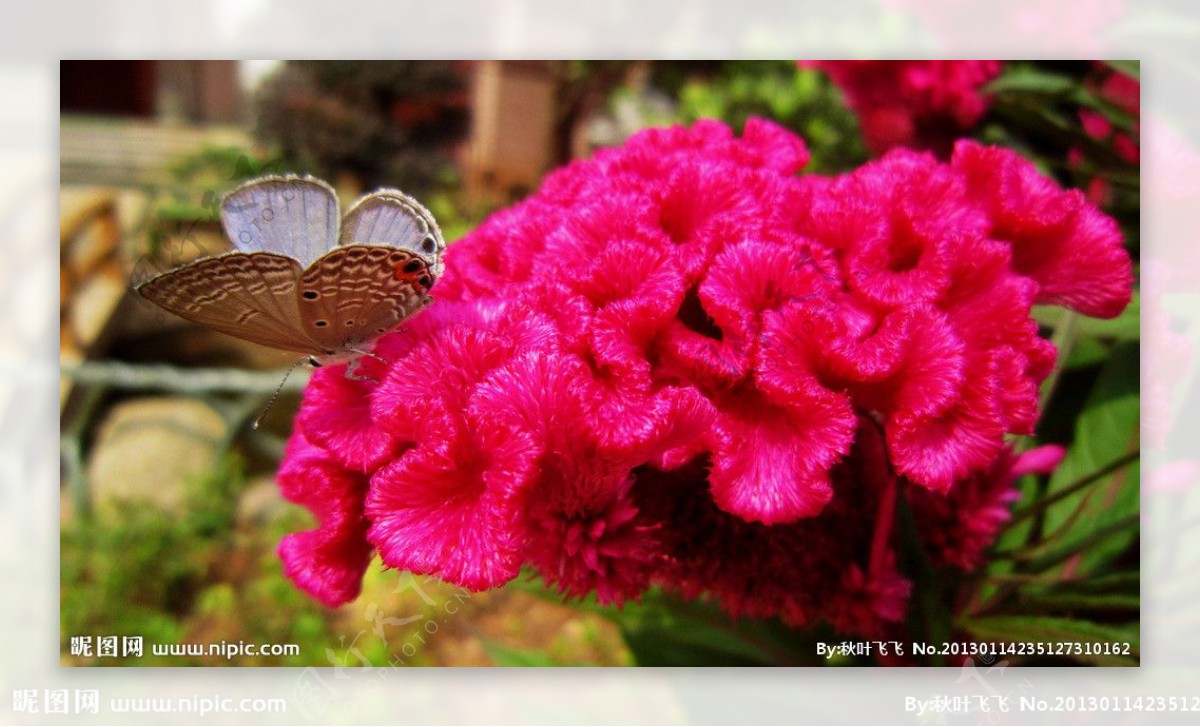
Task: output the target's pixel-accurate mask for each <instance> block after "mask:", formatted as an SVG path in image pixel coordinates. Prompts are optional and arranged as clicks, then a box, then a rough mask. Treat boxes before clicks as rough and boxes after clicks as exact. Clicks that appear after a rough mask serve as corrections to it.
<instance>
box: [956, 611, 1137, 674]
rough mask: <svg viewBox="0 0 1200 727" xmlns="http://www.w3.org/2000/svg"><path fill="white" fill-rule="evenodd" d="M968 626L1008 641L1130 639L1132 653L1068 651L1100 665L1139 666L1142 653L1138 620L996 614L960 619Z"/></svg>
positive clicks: (984, 637)
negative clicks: (1097, 620)
mask: <svg viewBox="0 0 1200 727" xmlns="http://www.w3.org/2000/svg"><path fill="white" fill-rule="evenodd" d="M959 626H961V627H962V628H963V629H964V630H966V631H967V632H968V633H969V634H971V635H972V636H973V637H975V638H976V639H977V640H979V641H1004V642H1008V643H1021V642H1034V643H1038V642H1040V643H1045V644H1054V643H1057V642H1065V643H1072V644H1073V643H1081V644H1097V643H1099V644H1112V645H1119V644H1124V643H1129V644H1130V645H1131V646H1130V656H1123V655H1102V654H1101V655H1096V654H1092V655H1087V654H1068V655H1066V656H1069V657H1070V658H1071V659H1074V660H1077V661H1080V662H1084V663H1089V664H1098V665H1110V666H1135V665H1136V664H1137V656H1138V655H1139V653H1140V640H1139V636H1138V634H1139V631H1138V624H1137V622H1133V623H1129V624H1122V625H1106V624H1097V623H1093V622H1091V621H1083V620H1078V619H1069V618H1053V617H1047V616H992V617H988V618H978V619H966V620H963V621H961V622H959Z"/></svg>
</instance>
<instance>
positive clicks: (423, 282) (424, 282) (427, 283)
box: [417, 275, 433, 288]
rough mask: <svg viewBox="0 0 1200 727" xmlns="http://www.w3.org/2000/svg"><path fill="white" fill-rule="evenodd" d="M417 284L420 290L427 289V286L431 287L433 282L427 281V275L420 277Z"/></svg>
mask: <svg viewBox="0 0 1200 727" xmlns="http://www.w3.org/2000/svg"><path fill="white" fill-rule="evenodd" d="M417 282H418V283H420V284H421V287H422V288H428V287H429V286H431V285H433V281H432V280H430V279H429V276H428V275H422V276H421V279H420V280H418V281H417Z"/></svg>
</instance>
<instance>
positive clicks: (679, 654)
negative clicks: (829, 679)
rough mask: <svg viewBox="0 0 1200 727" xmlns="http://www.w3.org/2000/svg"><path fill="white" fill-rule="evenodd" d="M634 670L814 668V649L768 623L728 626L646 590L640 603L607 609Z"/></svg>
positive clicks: (714, 612) (711, 610) (714, 613)
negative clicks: (796, 642) (799, 645)
mask: <svg viewBox="0 0 1200 727" xmlns="http://www.w3.org/2000/svg"><path fill="white" fill-rule="evenodd" d="M608 612H609V615H610V617H611V618H612V619H613V620H614V621H615V622H616V623H617V626H618V627H619V628H620V629H621V633H622V635H623V636H624V637H625V643H626V644H627V645H628V646H629V650H630V651H631V652H633V655H634V658H635V659H636V660H637V663H638V665H639V666H774V665H780V664H790V665H797V664H813V663H816V657H815V656H814V655H815V654H816V647H815V645H811V646H810V648H808V649H801V650H794V649H793V648H792V647H791V646H790V645H789V641H792V640H794V639H795V638H796V635H795V634H794V633H791V632H788V631H787V630H786V629H785V628H784V627H782V625H780V624H777V623H775V622H772V621H755V620H749V619H747V620H738V621H734V620H733V619H731V618H730V617H729V616H728V615H727V614H725V613H724V612H722V611H720V610H719V609H718V608H717V607H716V606H714V605H712V604H710V603H707V602H704V601H699V600H697V601H682V600H677V599H674V598H671V597H668V596H666V595H664V594H662V593H661V592H659V591H651V592H649V593H647V594H646V595H645V596H644V597H643V598H642V603H640V604H634V603H627V604H625V606H624V607H623V608H620V609H608Z"/></svg>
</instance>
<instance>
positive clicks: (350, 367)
mask: <svg viewBox="0 0 1200 727" xmlns="http://www.w3.org/2000/svg"><path fill="white" fill-rule="evenodd" d="M367 355H370V356H374V354H367ZM361 365H362V359H361V358H356V359H354V360H353V361H350V362H349V363H347V364H346V378H347V379H350V380H351V381H370V382H371V383H372V384H378V383H379V379H377V378H375V377H374V376H371V375H369V374H366V373H362V374H360V373H358V369H359V367H360V366H361Z"/></svg>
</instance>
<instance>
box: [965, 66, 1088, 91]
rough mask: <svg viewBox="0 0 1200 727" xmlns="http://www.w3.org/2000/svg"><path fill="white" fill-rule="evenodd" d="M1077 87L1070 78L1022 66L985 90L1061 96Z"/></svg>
mask: <svg viewBox="0 0 1200 727" xmlns="http://www.w3.org/2000/svg"><path fill="white" fill-rule="evenodd" d="M1076 85H1077V83H1076V81H1075V79H1073V78H1071V77H1070V76H1060V75H1058V74H1057V73H1048V72H1046V71H1041V70H1037V69H1034V68H1031V67H1029V66H1020V67H1015V68H1012V69H1011V70H1007V71H1005V72H1004V73H1003V74H1001V76H1000V77H999V78H997V79H996V80H994V81H992V82H991V83H989V84H988V85H987V87H986V88H985V89H984V91H985V92H986V93H993V94H1001V93H1027V94H1039V95H1060V94H1065V93H1068V92H1070V91H1071V90H1072V89H1073V88H1075V87H1076Z"/></svg>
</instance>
